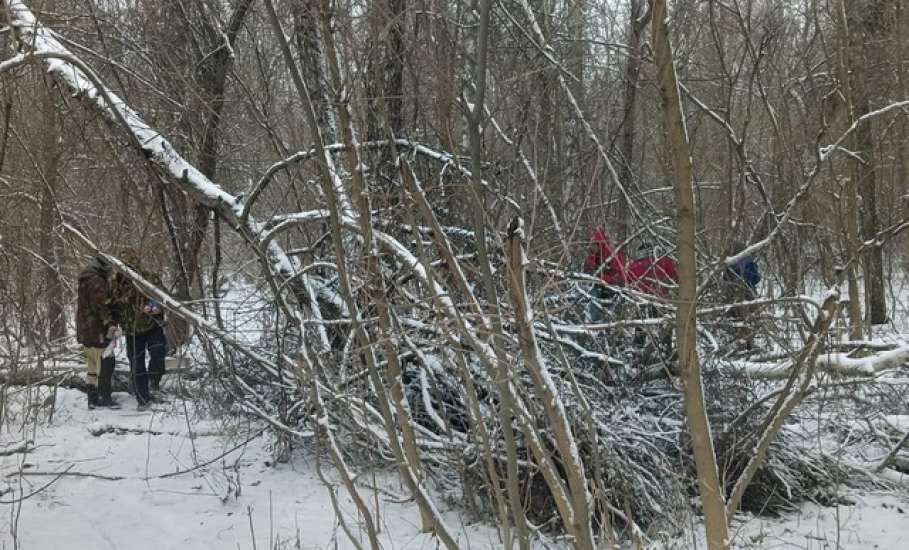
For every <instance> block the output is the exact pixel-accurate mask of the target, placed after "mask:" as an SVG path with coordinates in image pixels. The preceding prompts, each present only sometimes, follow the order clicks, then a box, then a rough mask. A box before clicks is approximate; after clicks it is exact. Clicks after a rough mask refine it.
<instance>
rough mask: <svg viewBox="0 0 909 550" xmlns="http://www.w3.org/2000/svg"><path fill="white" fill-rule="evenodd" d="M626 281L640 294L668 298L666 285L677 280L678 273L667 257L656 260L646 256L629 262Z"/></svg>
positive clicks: (673, 263) (649, 255)
mask: <svg viewBox="0 0 909 550" xmlns="http://www.w3.org/2000/svg"><path fill="white" fill-rule="evenodd" d="M628 280H629V282H631V283H633V285H634V286H635V287H636V288H637V289H638V290H639V291H641V292H644V293H646V294H650V295H652V296H659V297H661V298H666V297H668V296H669V289H668V288H667V285H668V284H669V283H675V282H676V281H678V280H679V271H678V268H677V267H676V265H675V261H673V260H672V258H670V257H669V256H661V257H659V258H656V257H654V255H653V254H648V255H646V256H644V257H641V258H638V259H637V260H635V261H633V262H631V265H629V266H628Z"/></svg>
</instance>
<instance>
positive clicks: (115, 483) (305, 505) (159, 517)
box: [0, 388, 499, 550]
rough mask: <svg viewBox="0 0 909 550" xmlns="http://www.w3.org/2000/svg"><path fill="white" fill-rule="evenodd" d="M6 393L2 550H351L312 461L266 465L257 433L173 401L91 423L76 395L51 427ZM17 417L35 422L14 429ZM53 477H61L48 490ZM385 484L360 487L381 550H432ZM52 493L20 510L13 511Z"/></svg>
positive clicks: (102, 415) (489, 534)
mask: <svg viewBox="0 0 909 550" xmlns="http://www.w3.org/2000/svg"><path fill="white" fill-rule="evenodd" d="M15 391H16V390H15V389H10V391H9V396H10V401H11V403H10V404H11V405H12V406H11V407H10V409H9V410H10V412H14V413H15V415H14V417H13V416H9V417H8V418H7V420H8V421H7V422H6V423H5V425H4V426H3V427H2V429H3V431H2V433H0V455H6V456H0V495H2V496H0V501H2V503H3V504H2V505H0V549H12V548H19V549H21V550H58V549H74V550H76V549H86V550H88V549H91V550H103V549H111V550H114V549H116V550H144V549H149V550H151V549H154V550H167V549H170V548H185V549H193V550H196V549H212V550H215V549H217V550H224V549H243V550H246V549H253V548H256V549H284V548H287V549H313V550H314V549H323V548H325V549H327V548H353V545H352V544H351V543H350V542H349V541H348V540H347V538H346V537H345V535H344V533H343V532H342V531H341V529H340V528H339V526H338V525H337V522H336V521H335V516H334V512H333V510H332V507H331V504H330V499H329V497H328V493H327V489H326V488H325V486H324V485H323V484H322V483H321V482H320V481H319V478H318V475H317V472H316V470H315V466H314V464H313V459H312V454H311V453H307V452H305V450H303V451H301V452H298V453H296V457H295V459H294V461H293V462H292V463H285V464H278V465H273V464H272V462H271V461H272V455H271V453H270V451H269V444H270V440H269V439H268V437H269V436H268V434H267V433H265V434H263V435H261V436H259V437H253V436H255V434H256V433H258V432H259V431H260V430H261V428H260V427H257V426H254V425H241V426H236V425H233V426H224V425H221V424H218V423H216V422H213V421H211V420H205V419H202V418H197V417H196V415H195V413H194V412H193V408H192V406H191V403H186V404H185V405H186V409H184V403H183V402H181V401H174V402H171V403H168V404H165V405H162V406H159V407H158V408H157V410H154V411H146V412H138V411H136V410H135V402H134V401H131V400H130V398H129V396H127V395H125V394H120V395H118V397H120V399H121V401H124V405H125V407H124V408H123V409H121V410H118V411H113V410H94V411H89V410H87V408H86V406H85V395H84V394H82V393H81V392H78V391H75V390H65V389H60V390H58V392H57V394H56V400H55V403H54V406H53V408H54V412H53V417H52V418H50V419H48V417H47V413H48V411H50V407H49V404H48V403H47V402H48V400H49V399H50V397H49V396H50V393H48V390H47V389H46V388H45V389H43V390H42V391H41V392H40V393H35V394H33V395H31V396H29V399H28V401H29V402H31V403H34V404H35V405H33V406H25V407H24V408H20V407H17V405H16V402H17V401H18V402H19V403H21V402H23V400H24V399H25V398H26V395H25V394H24V393H23V392H20V393H18V394H16V393H15ZM32 391H34V390H32ZM17 409H18V412H16V410H17ZM23 409H24V411H26V412H27V414H29V415H37V416H38V417H37V422H35V421H34V418H32V420H30V421H28V422H25V423H23V418H22V415H21V412H22V411H23ZM188 420H189V422H188ZM23 426H25V429H23ZM250 437H253V439H252V441H250V442H249V443H248V444H247V445H241V444H242V443H243V442H244V441H246V440H247V439H249V438H250ZM25 441H32V443H31V444H30V445H29V449H28V452H27V453H21V452H10V451H12V450H14V449H15V448H17V447H19V446H20V445H21V444H22V443H23V442H25ZM232 449H233V450H232ZM228 451H230V452H228ZM7 453H8V454H7ZM225 453H226V454H225ZM222 454H223V455H224V456H223V457H221V458H218V457H219V456H221V455H222ZM213 459H217V460H214V461H213V462H212V463H211V464H210V465H207V466H204V467H200V468H198V469H195V470H193V468H194V467H195V466H196V465H198V464H205V463H207V462H209V461H212V460H213ZM187 470H191V471H187ZM20 472H21V473H22V475H20ZM60 472H66V473H65V474H64V475H63V476H61V477H59V478H57V477H56V476H57V474H58V473H60ZM179 472H185V473H179ZM175 474H176V475H175ZM329 476H330V472H329ZM391 478H392V476H383V475H381V474H380V476H379V479H380V480H382V479H384V480H386V481H385V482H382V481H380V483H379V484H380V486H382V488H383V490H384V492H380V493H376V492H375V491H373V490H371V489H370V488H369V487H370V485H372V482H373V480H372V476H369V480H363V484H362V487H361V490H362V492H363V494H364V496H366V497H368V498H369V500H370V503H371V504H373V506H374V503H375V499H376V498H378V501H379V511H378V518H379V521H378V524H379V525H380V527H381V530H382V532H381V537H382V539H383V543H384V544H385V547H386V548H395V549H404V548H435V547H436V541H435V540H434V539H432V538H431V537H429V536H427V535H425V534H421V533H420V532H419V522H420V520H419V513H418V511H417V510H416V508H415V507H414V506H413V504H412V503H411V502H410V501H408V500H407V499H397V498H395V497H396V495H397V494H403V493H404V492H405V491H404V490H403V489H402V488H400V487H398V486H396V485H395V484H394V483H393V482H390V481H388V480H389V479H391ZM49 482H52V483H50V485H49V486H48V487H46V488H44V489H43V490H40V491H37V492H36V493H35V494H33V495H32V496H30V497H29V498H27V499H25V500H23V501H22V502H21V505H20V504H18V503H15V502H13V503H10V502H11V501H16V500H17V499H19V498H20V497H21V496H22V495H26V496H28V495H30V494H31V493H33V492H35V491H36V490H38V489H40V488H41V487H42V486H44V485H46V484H48V483H49ZM338 496H339V500H340V501H341V505H342V507H343V509H344V512H345V514H346V516H347V518H348V521H349V522H350V525H351V526H353V528H354V529H357V530H360V529H359V522H358V519H357V514H356V511H355V509H354V507H353V505H352V504H351V502H350V500H349V499H348V498H346V494H345V493H344V491H343V489H340V490H339V491H338ZM398 500H401V501H402V502H397V501H398ZM447 520H448V522H449V525H450V526H452V527H455V528H457V531H458V533H459V537H460V542H461V545H462V547H463V548H477V549H483V548H498V547H499V543H498V541H497V535H496V532H495V530H494V529H491V528H490V527H488V526H484V525H482V524H474V525H467V524H466V523H467V520H466V519H464V520H463V521H462V519H461V517H460V515H459V514H458V513H456V512H449V513H448V514H447ZM361 534H362V535H363V538H364V539H365V532H362V533H361ZM16 544H18V546H16ZM364 544H365V545H366V547H368V544H367V543H366V542H365V540H364Z"/></svg>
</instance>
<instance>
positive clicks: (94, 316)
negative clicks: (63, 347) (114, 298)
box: [76, 269, 114, 348]
mask: <svg viewBox="0 0 909 550" xmlns="http://www.w3.org/2000/svg"><path fill="white" fill-rule="evenodd" d="M113 324H114V319H113V313H112V311H111V304H110V285H109V284H108V283H107V278H106V277H105V276H104V275H102V274H100V273H98V272H97V271H95V270H93V269H86V270H85V271H83V272H82V273H81V274H80V275H79V292H78V300H77V302H76V339H77V340H78V341H79V343H80V344H82V345H84V346H89V347H98V348H103V347H104V346H106V345H107V342H108V339H107V329H108V328H109V327H110V326H111V325H113Z"/></svg>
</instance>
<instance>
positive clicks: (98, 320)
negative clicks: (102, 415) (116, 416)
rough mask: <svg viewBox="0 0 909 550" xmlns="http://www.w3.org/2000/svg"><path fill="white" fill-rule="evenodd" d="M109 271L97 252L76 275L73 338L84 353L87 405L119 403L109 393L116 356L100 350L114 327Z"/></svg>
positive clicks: (112, 333) (106, 263)
mask: <svg viewBox="0 0 909 550" xmlns="http://www.w3.org/2000/svg"><path fill="white" fill-rule="evenodd" d="M110 273H111V265H110V262H108V261H107V259H106V258H105V257H104V256H101V255H97V256H95V257H94V258H92V260H91V262H90V263H89V265H88V267H87V268H86V269H85V270H84V271H83V272H82V273H81V274H80V275H79V288H78V300H77V302H76V339H77V340H78V341H79V343H80V344H82V346H83V349H84V353H85V366H86V371H87V373H88V375H87V377H86V378H87V383H88V408H89V409H94V408H95V407H111V408H117V407H118V406H119V405H118V404H117V402H116V401H114V399H113V397H112V396H111V378H112V377H113V374H114V366H115V361H116V359H115V358H114V357H113V356H111V357H104V350H105V349H106V348H107V345H108V344H110V341H111V339H112V338H113V337H114V336H115V334H116V330H117V326H116V323H115V321H114V311H113V309H112V307H111V302H110V297H111V296H110V284H109V283H108V279H109V278H110Z"/></svg>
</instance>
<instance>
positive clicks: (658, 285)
mask: <svg viewBox="0 0 909 550" xmlns="http://www.w3.org/2000/svg"><path fill="white" fill-rule="evenodd" d="M678 280H679V270H678V267H677V266H676V263H675V260H673V259H672V258H670V257H669V256H659V257H657V255H656V251H655V250H654V249H653V247H652V246H650V245H649V244H647V243H644V244H642V245H641V246H639V247H638V251H637V254H635V258H634V261H632V262H631V264H630V265H629V266H628V285H629V286H631V287H633V288H635V289H637V290H639V291H640V292H643V293H645V294H650V295H651V296H655V297H658V298H663V299H666V298H668V297H669V288H670V287H671V286H672V285H674V284H675V283H677V282H678ZM643 314H644V316H645V317H655V316H657V315H658V312H657V309H656V307H655V306H654V305H653V304H647V305H646V306H644V309H643ZM646 340H647V337H646V331H644V330H642V329H640V328H638V329H637V330H635V336H634V342H635V345H637V346H638V347H640V348H642V349H643V348H644V346H645V343H646ZM658 342H659V347H661V348H663V352H664V353H670V351H671V349H672V327H671V325H669V326H664V327H663V328H661V329H660V330H659V341H658Z"/></svg>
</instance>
